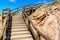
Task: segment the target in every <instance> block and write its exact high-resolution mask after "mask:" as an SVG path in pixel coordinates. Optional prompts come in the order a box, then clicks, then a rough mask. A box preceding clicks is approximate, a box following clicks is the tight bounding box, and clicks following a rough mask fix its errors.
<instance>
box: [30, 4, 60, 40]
mask: <svg viewBox="0 0 60 40" xmlns="http://www.w3.org/2000/svg"><path fill="white" fill-rule="evenodd" d="M53 6H55V8H53ZM41 8H42V9H41ZM52 8H53V10H52ZM59 16H60V9H59V7H58V6H57V5H50V6H44V7H40V8H38V9H37V10H36V11H35V12H34V13H33V14H32V15H31V16H30V18H31V20H32V21H33V23H34V25H35V26H36V27H37V28H38V29H39V30H40V32H42V33H43V34H45V35H46V36H48V37H49V38H50V39H51V40H60V32H59V31H60V17H59ZM41 40H45V39H43V38H42V37H41Z"/></svg>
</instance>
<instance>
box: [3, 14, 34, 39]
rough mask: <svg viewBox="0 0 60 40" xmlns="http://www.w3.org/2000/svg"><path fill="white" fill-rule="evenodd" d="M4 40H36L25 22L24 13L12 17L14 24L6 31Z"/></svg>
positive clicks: (11, 23)
mask: <svg viewBox="0 0 60 40" xmlns="http://www.w3.org/2000/svg"><path fill="white" fill-rule="evenodd" d="M4 40H34V39H33V37H32V35H31V33H30V31H29V30H28V26H27V25H26V23H25V22H24V19H23V17H22V13H18V14H16V15H14V16H12V22H10V26H9V27H8V28H7V29H6V34H5V35H4Z"/></svg>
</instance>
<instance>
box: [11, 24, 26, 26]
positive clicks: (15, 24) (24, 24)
mask: <svg viewBox="0 0 60 40" xmlns="http://www.w3.org/2000/svg"><path fill="white" fill-rule="evenodd" d="M21 25H22V26H26V24H12V26H21Z"/></svg>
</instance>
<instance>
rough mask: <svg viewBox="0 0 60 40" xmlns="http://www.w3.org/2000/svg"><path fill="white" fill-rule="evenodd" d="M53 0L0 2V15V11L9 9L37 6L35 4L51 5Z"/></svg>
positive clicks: (11, 0)
mask: <svg viewBox="0 0 60 40" xmlns="http://www.w3.org/2000/svg"><path fill="white" fill-rule="evenodd" d="M53 1H54V0H0V14H1V12H2V9H4V8H10V9H11V10H12V9H14V8H17V7H20V6H24V5H29V4H37V3H51V2H53Z"/></svg>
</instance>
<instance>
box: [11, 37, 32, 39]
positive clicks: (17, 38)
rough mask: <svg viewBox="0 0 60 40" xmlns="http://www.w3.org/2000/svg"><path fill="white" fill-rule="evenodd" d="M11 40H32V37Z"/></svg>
mask: <svg viewBox="0 0 60 40" xmlns="http://www.w3.org/2000/svg"><path fill="white" fill-rule="evenodd" d="M11 40H33V38H32V37H27V38H26V37H25V38H14V39H11Z"/></svg>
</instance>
